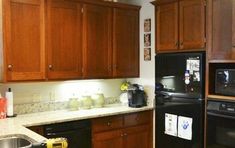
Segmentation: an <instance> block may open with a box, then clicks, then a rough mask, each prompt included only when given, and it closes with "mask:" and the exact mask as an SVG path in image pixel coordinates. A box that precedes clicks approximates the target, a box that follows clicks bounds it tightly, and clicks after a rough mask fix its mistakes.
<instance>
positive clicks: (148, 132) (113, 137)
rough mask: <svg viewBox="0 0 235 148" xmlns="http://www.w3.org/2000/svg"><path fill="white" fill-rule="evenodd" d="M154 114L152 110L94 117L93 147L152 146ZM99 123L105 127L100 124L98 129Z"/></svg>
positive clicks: (134, 147)
mask: <svg viewBox="0 0 235 148" xmlns="http://www.w3.org/2000/svg"><path fill="white" fill-rule="evenodd" d="M152 115H153V114H152V111H144V112H139V113H131V114H125V115H118V116H112V117H111V118H110V117H103V118H97V119H92V143H93V144H92V145H93V148H110V147H113V146H114V147H115V148H116V147H117V148H152V145H153V144H152V143H153V141H152V136H153V135H152V130H153V127H152V122H153V119H152V118H153V116H152ZM144 116H145V117H144ZM120 119H122V122H120ZM128 119H129V121H127V120H128ZM101 123H102V124H101ZM120 123H122V124H121V125H120ZM97 125H103V127H104V128H102V126H98V127H100V128H99V130H97V129H98V128H97ZM108 127H109V128H108ZM103 129H104V130H103Z"/></svg>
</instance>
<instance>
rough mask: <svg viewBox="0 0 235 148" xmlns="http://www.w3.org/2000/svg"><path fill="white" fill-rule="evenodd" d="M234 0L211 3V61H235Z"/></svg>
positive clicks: (219, 0)
mask: <svg viewBox="0 0 235 148" xmlns="http://www.w3.org/2000/svg"><path fill="white" fill-rule="evenodd" d="M233 1H234V0H222V1H221V0H213V1H209V7H210V9H209V10H208V11H209V13H210V15H211V16H212V17H208V20H209V23H208V25H211V26H212V27H210V26H208V28H209V34H208V35H209V37H210V40H211V42H212V46H211V47H210V48H209V50H208V54H209V60H231V59H232V58H234V59H235V51H233V50H232V3H233Z"/></svg>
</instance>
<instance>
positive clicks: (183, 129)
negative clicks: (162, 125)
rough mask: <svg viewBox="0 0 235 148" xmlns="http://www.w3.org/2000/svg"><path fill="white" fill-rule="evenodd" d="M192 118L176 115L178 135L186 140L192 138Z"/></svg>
mask: <svg viewBox="0 0 235 148" xmlns="http://www.w3.org/2000/svg"><path fill="white" fill-rule="evenodd" d="M192 124H193V119H192V118H188V117H183V116H179V117H178V137H179V138H183V139H186V140H192Z"/></svg>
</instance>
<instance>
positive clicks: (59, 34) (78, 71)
mask: <svg viewBox="0 0 235 148" xmlns="http://www.w3.org/2000/svg"><path fill="white" fill-rule="evenodd" d="M81 32H82V4H81V3H77V2H73V1H61V0H48V1H47V33H48V34H47V59H48V68H47V69H48V71H47V77H48V79H78V78H81V77H82V33H81Z"/></svg>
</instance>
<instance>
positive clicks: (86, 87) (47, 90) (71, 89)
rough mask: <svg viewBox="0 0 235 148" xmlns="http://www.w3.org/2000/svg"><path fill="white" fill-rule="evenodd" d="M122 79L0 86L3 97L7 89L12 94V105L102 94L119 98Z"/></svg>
mask: <svg viewBox="0 0 235 148" xmlns="http://www.w3.org/2000/svg"><path fill="white" fill-rule="evenodd" d="M122 82H123V79H112V80H80V81H64V82H63V81H61V82H40V83H39V82H37V83H12V84H10V83H9V84H0V92H1V93H2V95H4V93H5V91H6V90H7V88H8V87H10V88H12V90H13V92H14V104H15V105H16V104H27V103H36V102H55V101H58V102H59V101H67V100H68V99H69V98H71V97H80V96H82V95H92V94H94V93H97V92H102V93H104V95H105V97H119V95H120V94H121V91H120V89H119V88H120V85H121V83H122Z"/></svg>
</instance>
